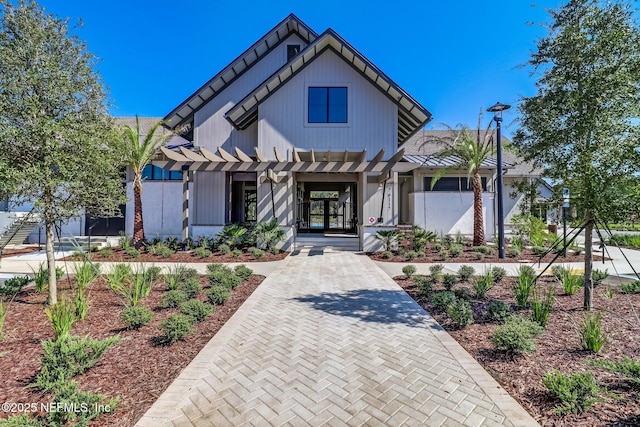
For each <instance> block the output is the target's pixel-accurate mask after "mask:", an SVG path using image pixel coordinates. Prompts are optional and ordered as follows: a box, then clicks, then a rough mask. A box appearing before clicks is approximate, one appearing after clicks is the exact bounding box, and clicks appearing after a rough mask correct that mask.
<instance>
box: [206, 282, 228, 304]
mask: <svg viewBox="0 0 640 427" xmlns="http://www.w3.org/2000/svg"><path fill="white" fill-rule="evenodd" d="M207 298H209V302H210V303H211V304H213V305H222V304H224V303H225V302H226V301H227V300H228V299H229V298H231V291H230V290H229V288H227V287H226V286H219V285H216V286H212V287H211V289H209V291H208V292H207Z"/></svg>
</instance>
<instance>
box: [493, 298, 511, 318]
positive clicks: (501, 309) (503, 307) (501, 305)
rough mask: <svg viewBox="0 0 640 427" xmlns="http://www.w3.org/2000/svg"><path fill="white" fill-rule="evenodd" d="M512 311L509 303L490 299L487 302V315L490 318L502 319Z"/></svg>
mask: <svg viewBox="0 0 640 427" xmlns="http://www.w3.org/2000/svg"><path fill="white" fill-rule="evenodd" d="M512 312H513V309H512V308H511V305H509V304H507V303H505V302H502V301H491V302H489V304H487V317H488V318H489V319H490V320H499V321H503V320H505V319H506V318H508V317H509V316H511V313H512Z"/></svg>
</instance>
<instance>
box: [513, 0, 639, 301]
mask: <svg viewBox="0 0 640 427" xmlns="http://www.w3.org/2000/svg"><path fill="white" fill-rule="evenodd" d="M549 13H550V15H551V19H552V21H551V23H550V25H549V26H548V28H547V31H548V35H547V36H546V37H544V38H542V39H541V40H540V41H539V42H538V44H537V51H536V52H534V53H533V54H532V56H531V59H530V60H529V62H528V64H529V65H530V66H531V67H532V68H533V71H534V73H537V74H538V75H539V80H538V81H537V83H536V87H537V93H536V95H534V96H531V97H525V98H523V99H522V103H521V105H520V113H521V118H520V124H521V128H520V129H519V130H518V132H517V133H516V136H515V138H514V142H515V143H516V146H518V147H519V148H520V149H521V150H522V152H523V154H524V155H525V158H526V159H527V160H532V161H534V162H536V163H538V164H539V165H542V166H544V167H545V168H546V175H547V176H548V177H550V178H552V179H554V180H555V181H556V182H557V183H558V184H559V185H562V186H566V187H569V188H571V196H572V197H571V203H572V204H573V205H574V206H576V207H577V210H578V212H580V213H581V215H582V216H583V219H584V223H585V267H584V275H585V280H584V309H585V310H590V309H591V306H592V295H591V294H592V280H591V272H592V259H593V254H592V234H593V228H594V224H595V222H597V221H599V220H600V221H606V220H607V216H608V215H610V214H611V213H612V211H613V210H614V209H616V202H615V198H614V197H612V196H614V195H615V192H612V191H608V187H609V185H610V184H611V183H613V182H618V181H619V180H624V179H626V177H628V176H629V175H631V174H633V173H635V172H637V171H638V165H639V163H638V148H637V147H638V133H639V132H638V131H639V124H640V123H639V122H638V117H639V114H640V108H639V107H640V33H639V31H638V27H637V24H636V22H635V20H634V17H633V11H632V10H631V8H630V6H629V5H628V4H627V3H626V2H615V1H613V2H612V1H606V2H605V1H599V0H570V1H569V2H568V3H567V4H566V5H565V6H563V7H561V8H559V9H557V10H551V11H549Z"/></svg>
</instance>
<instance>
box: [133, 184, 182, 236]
mask: <svg viewBox="0 0 640 427" xmlns="http://www.w3.org/2000/svg"><path fill="white" fill-rule="evenodd" d="M189 192H190V195H191V194H192V193H193V184H189ZM127 200H128V202H127V209H126V214H125V216H126V219H125V232H126V233H127V236H132V235H133V216H134V213H135V209H134V207H133V184H132V183H127ZM192 206H193V197H190V198H189V211H190V212H191V211H192V209H193V208H192ZM142 219H143V221H144V234H145V237H146V238H147V239H149V240H151V239H153V238H155V237H159V238H162V239H166V238H167V237H177V238H179V239H181V238H182V181H146V182H145V183H143V184H142Z"/></svg>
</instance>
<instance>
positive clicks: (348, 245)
mask: <svg viewBox="0 0 640 427" xmlns="http://www.w3.org/2000/svg"><path fill="white" fill-rule="evenodd" d="M295 249H333V250H339V251H351V252H355V251H358V250H360V239H359V238H358V236H323V235H321V234H320V235H308V236H307V235H298V237H297V239H296V243H295Z"/></svg>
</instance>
